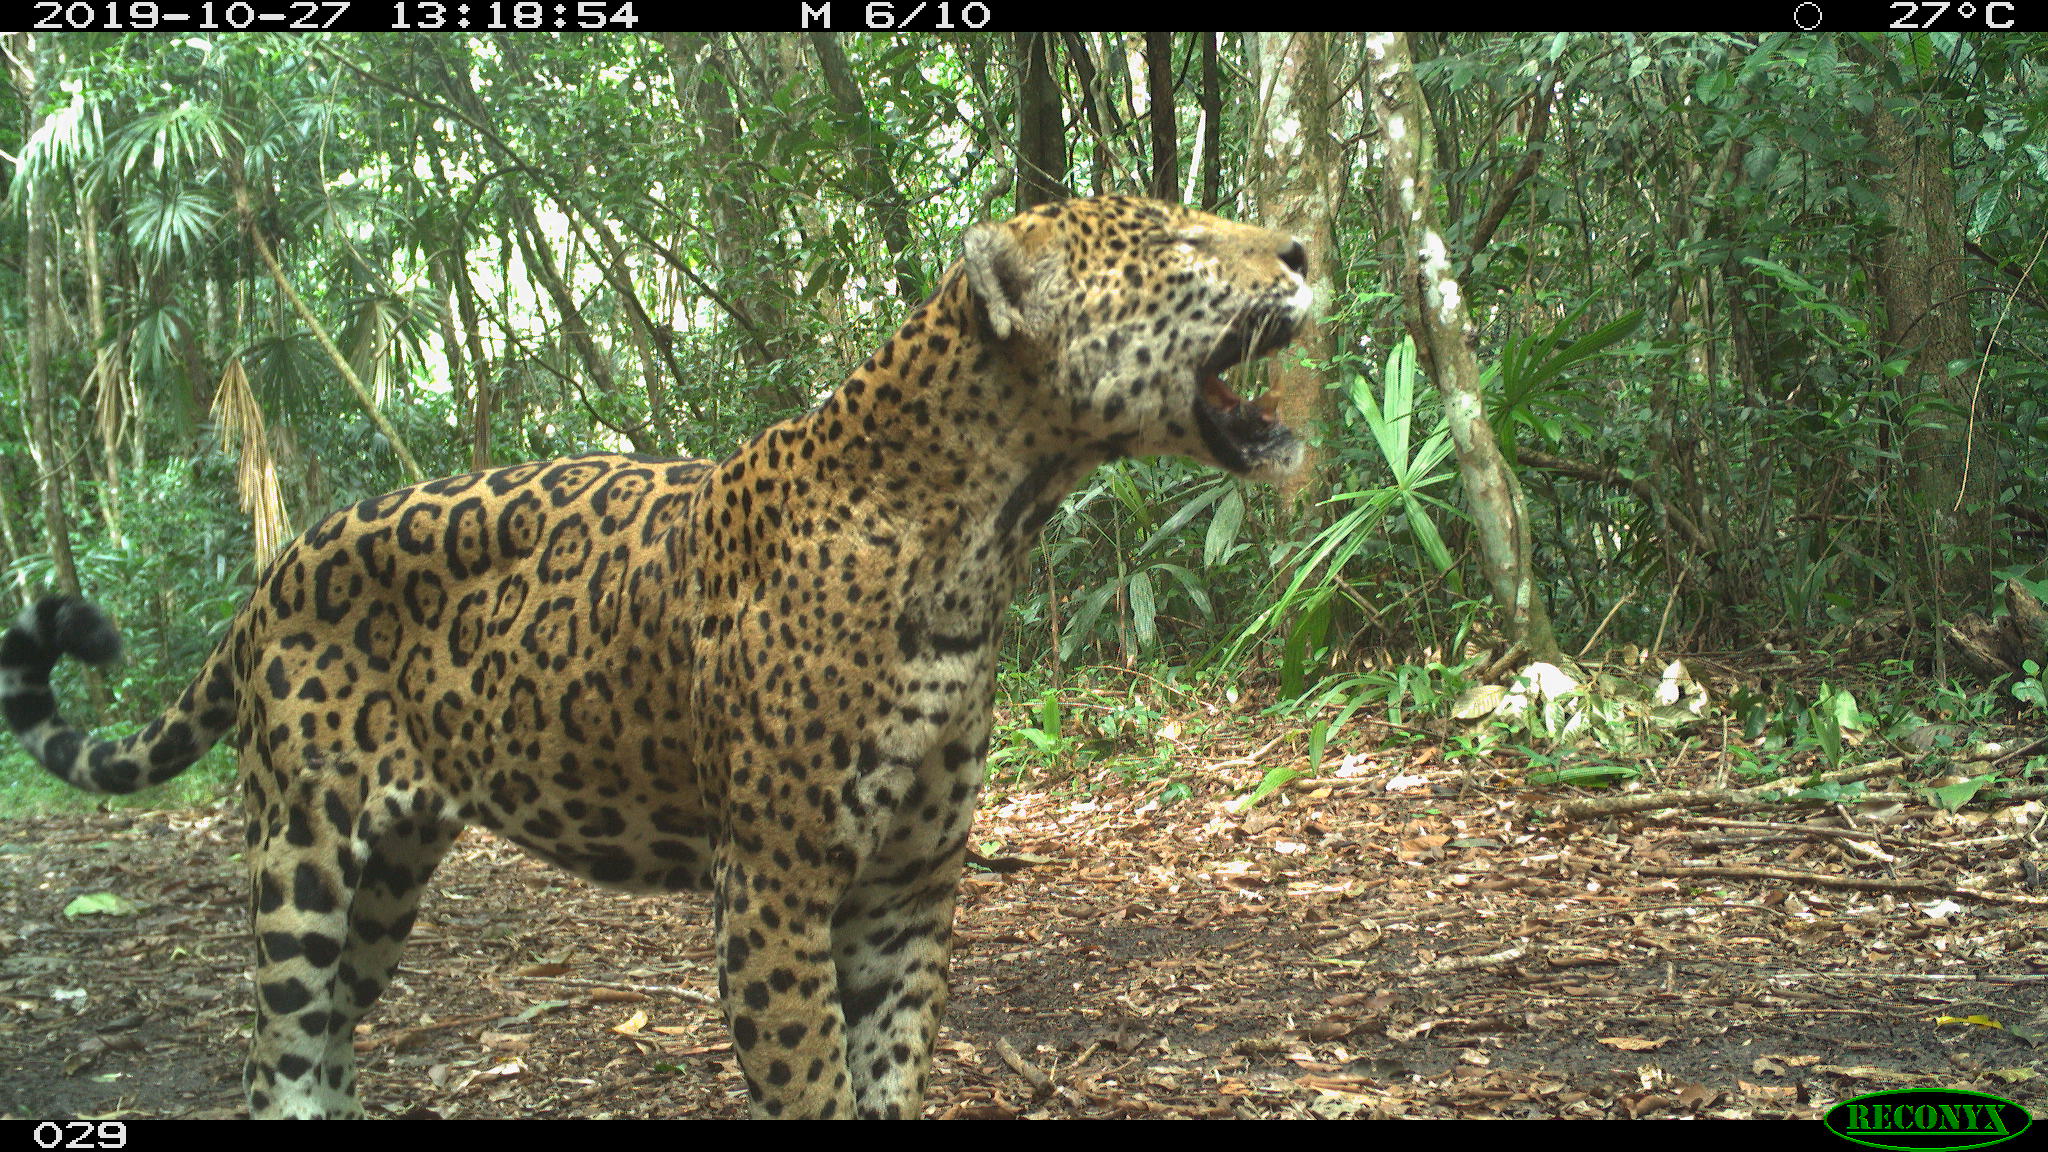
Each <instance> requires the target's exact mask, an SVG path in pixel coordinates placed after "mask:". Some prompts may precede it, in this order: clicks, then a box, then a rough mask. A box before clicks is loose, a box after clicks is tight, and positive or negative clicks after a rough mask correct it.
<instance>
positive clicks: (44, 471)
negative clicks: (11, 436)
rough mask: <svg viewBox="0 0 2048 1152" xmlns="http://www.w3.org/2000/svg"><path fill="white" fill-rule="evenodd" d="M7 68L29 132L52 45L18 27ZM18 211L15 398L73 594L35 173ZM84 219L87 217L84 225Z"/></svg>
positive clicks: (56, 565)
mask: <svg viewBox="0 0 2048 1152" xmlns="http://www.w3.org/2000/svg"><path fill="white" fill-rule="evenodd" d="M11 47H13V48H14V49H15V52H14V54H13V60H12V61H11V63H12V64H13V65H15V66H14V67H11V68H10V69H9V71H10V79H12V80H13V82H14V90H15V93H16V95H17V96H18V97H19V99H20V101H21V109H22V134H21V138H22V139H24V140H27V139H30V138H32V137H33V136H34V135H35V134H36V132H37V130H38V129H40V128H41V127H42V119H43V118H42V115H41V114H40V109H41V108H42V107H43V95H44V93H43V92H42V90H41V89H42V85H43V81H44V80H45V79H46V78H47V77H48V76H49V75H50V74H51V72H52V71H53V70H54V69H55V68H56V66H57V60H56V53H57V49H56V46H55V44H54V42H53V41H52V38H51V37H48V36H36V35H34V34H33V33H21V34H20V35H18V36H16V37H15V38H14V43H13V44H12V45H11ZM22 192H23V196H22V217H23V222H24V224H25V225H26V228H27V234H26V236H25V237H24V241H25V242H24V244H23V246H22V268H21V273H22V276H21V278H22V283H23V288H24V292H23V296H24V299H23V302H22V303H23V312H24V313H25V316H24V320H25V321H26V325H25V326H26V328H27V331H26V332H25V333H24V336H25V337H26V339H25V343H26V344H27V346H28V366H27V367H28V376H27V378H26V379H25V380H23V381H22V404H23V407H25V408H27V409H28V443H29V454H30V456H31V457H32V458H33V459H34V460H35V462H36V482H37V484H38V485H39V486H40V487H41V489H42V494H43V538H44V541H45V543H46V545H47V546H48V548H49V550H50V564H51V567H52V569H53V574H54V576H55V577H56V581H57V588H58V590H59V591H61V592H64V593H66V594H68V595H72V596H76V595H78V594H79V587H78V567H77V564H76V563H75V562H74V561H73V559H72V555H71V517H70V516H69V514H68V513H67V512H66V511H65V508H64V486H63V484H62V483H61V482H60V481H61V476H60V472H61V470H62V469H63V467H64V462H65V460H66V454H65V452H64V451H63V449H62V448H61V447H60V446H59V445H58V443H57V433H56V424H57V419H56V398H55V396H54V395H52V392H51V388H50V354H51V352H52V351H54V349H53V348H52V345H53V344H54V343H55V338H56V331H55V324H54V322H53V317H54V316H55V315H56V311H57V308H58V307H59V303H58V299H57V293H58V286H57V254H56V252H55V250H54V246H53V245H52V244H51V243H50V231H51V229H50V197H49V194H48V188H47V187H46V186H45V185H44V183H43V182H41V181H36V182H33V183H30V184H28V185H27V186H26V187H24V188H23V189H22ZM89 226H90V224H89V223H88V227H89Z"/></svg>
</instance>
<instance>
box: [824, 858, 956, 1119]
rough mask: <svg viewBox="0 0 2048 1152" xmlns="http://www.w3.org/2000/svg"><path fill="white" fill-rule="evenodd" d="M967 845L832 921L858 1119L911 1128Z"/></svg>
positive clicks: (854, 898) (909, 871)
mask: <svg viewBox="0 0 2048 1152" xmlns="http://www.w3.org/2000/svg"><path fill="white" fill-rule="evenodd" d="M964 856H965V850H964V846H963V847H962V848H956V849H954V850H953V851H952V852H951V853H950V854H949V855H947V856H946V857H944V858H943V859H941V860H938V861H923V862H919V863H916V864H913V865H911V866H909V867H906V868H903V869H900V870H898V871H897V872H896V873H895V874H894V875H889V876H882V877H877V878H875V879H873V880H870V881H869V882H867V883H865V884H862V885H860V886H858V887H857V888H856V889H855V890H854V891H853V892H850V893H848V894H847V896H846V898H845V900H844V902H843V903H842V904H841V905H840V907H839V912H838V915H836V916H835V917H834V918H833V921H832V958H833V961H834V964H835V967H836V968H837V971H838V975H839V988H840V1004H841V1008H842V1010H843V1018H844V1019H845V1021H846V1059H847V1064H848V1068H849V1071H850V1072H851V1074H852V1076H853V1094H854V1103H855V1106H856V1108H857V1110H858V1112H859V1114H860V1115H861V1116H868V1117H888V1118H893V1119H915V1118H916V1117H917V1115H918V1113H919V1112H920V1111H921V1110H922V1109H923V1107H924V1092H925V1084H926V1081H927V1079H928V1078H929V1077H930V1074H931V1062H932V1045H933V1043H934V1042H935V1041H936V1040H937V1039H938V1031H939V1020H940V1017H941V1016H943V1015H944V1013H945V1008H946V966H947V962H948V960H949V959H950V958H951V955H952V941H953V907H954V904H955V902H956V900H957V897H958V892H959V885H960V869H961V864H962V861H963V859H964Z"/></svg>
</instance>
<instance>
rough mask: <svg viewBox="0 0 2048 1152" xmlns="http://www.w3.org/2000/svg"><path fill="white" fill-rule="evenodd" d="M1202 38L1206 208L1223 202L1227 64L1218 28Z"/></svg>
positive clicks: (1204, 194)
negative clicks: (1218, 40) (1219, 49)
mask: <svg viewBox="0 0 2048 1152" xmlns="http://www.w3.org/2000/svg"><path fill="white" fill-rule="evenodd" d="M1195 35H1197V36H1199V37H1201V38H1202V211H1204V212H1214V211H1216V209H1217V207H1218V206H1219V205H1221V204H1222V202H1223V191H1222V189H1223V68H1222V66H1221V64H1220V63H1219V62H1218V61H1217V59H1216V37H1217V36H1219V35H1221V33H1218V32H1197V33H1196V34H1195Z"/></svg>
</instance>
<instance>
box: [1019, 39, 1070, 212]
mask: <svg viewBox="0 0 2048 1152" xmlns="http://www.w3.org/2000/svg"><path fill="white" fill-rule="evenodd" d="M1014 35H1015V36H1016V37H1017V58H1018V60H1019V61H1021V65H1020V68H1021V75H1020V77H1019V79H1018V84H1017V210H1018V211H1019V212H1021V211H1023V210H1024V209H1026V208H1030V207H1033V206H1035V205H1039V204H1046V203H1049V202H1051V201H1054V200H1062V199H1065V198H1066V196H1067V195H1068V192H1067V187H1066V184H1067V144H1066V135H1065V128H1066V125H1065V122H1064V117H1063V116H1062V114H1061V108H1060V89H1059V85H1058V83H1056V82H1055V81H1054V79H1053V69H1052V37H1051V36H1050V35H1048V34H1047V33H1044V32H1018V33H1015V34H1014Z"/></svg>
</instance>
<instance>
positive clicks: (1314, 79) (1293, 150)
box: [1253, 32, 1337, 502]
mask: <svg viewBox="0 0 2048 1152" xmlns="http://www.w3.org/2000/svg"><path fill="white" fill-rule="evenodd" d="M1331 40H1332V37H1331V36H1330V35H1329V34H1328V33H1324V32H1260V33H1257V34H1256V36H1255V39H1254V46H1253V50H1254V52H1255V54H1256V57H1257V58H1256V60H1255V65H1256V68H1257V75H1258V87H1257V92H1258V118H1257V122H1256V124H1255V126H1254V130H1253V132H1254V148H1253V152H1254V154H1255V155H1256V156H1257V158H1258V159H1257V168H1256V171H1255V172H1254V173H1253V179H1254V180H1255V182H1256V183H1255V185H1254V187H1256V189H1257V190H1258V203H1259V219H1260V222H1261V223H1263V224H1265V225H1267V226H1268V227H1271V228H1277V229H1279V230H1281V231H1283V232H1286V233H1288V234H1290V235H1292V236H1293V237H1294V238H1295V239H1297V240H1300V241H1301V242H1302V243H1303V244H1305V245H1307V246H1308V250H1309V254H1310V260H1309V287H1310V288H1312V289H1314V291H1315V295H1316V299H1317V300H1318V301H1322V302H1325V303H1327V302H1328V300H1329V299H1330V271H1329V270H1330V268H1331V266H1332V265H1333V263H1334V260H1333V256H1334V254H1335V250H1336V244H1337V232H1336V226H1335V223H1336V217H1337V203H1336V190H1335V188H1334V187H1333V186H1332V184H1331V180H1330V174H1331V173H1332V172H1335V171H1337V141H1336V138H1335V137H1334V135H1332V133H1331V132H1330V124H1329V108H1330V107H1331V96H1330V76H1331V69H1330V51H1331ZM1334 341H1335V338H1334V336H1333V335H1332V333H1331V331H1330V329H1329V327H1328V326H1327V325H1323V324H1319V323H1311V324H1310V325H1309V326H1308V327H1307V328H1305V329H1304V330H1303V331H1302V333H1301V335H1300V336H1298V337H1297V338H1296V340H1295V343H1294V351H1290V352H1289V353H1288V354H1287V355H1284V356H1279V357H1275V358H1274V360H1273V361H1272V367H1271V373H1272V376H1271V379H1272V384H1273V396H1274V401H1275V403H1276V405H1277V407H1278V411H1279V416H1280V419H1281V421H1282V422H1284V423H1286V424H1287V425H1289V426H1290V427H1293V428H1297V429H1300V430H1301V431H1302V432H1303V433H1305V434H1306V436H1307V447H1308V455H1307V457H1306V458H1305V461H1304V465H1305V466H1304V467H1303V468H1301V469H1300V470H1299V471H1297V472H1296V473H1295V474H1294V475H1293V476H1292V477H1290V478H1289V479H1288V480H1287V481H1286V482H1284V483H1283V484H1282V485H1281V488H1280V491H1281V493H1282V495H1283V496H1285V497H1287V498H1288V499H1289V501H1290V502H1292V501H1293V500H1294V499H1296V498H1298V497H1300V496H1301V495H1302V494H1303V493H1305V492H1313V491H1319V490H1321V487H1322V485H1321V481H1323V480H1325V479H1327V477H1326V476H1325V472H1326V469H1327V463H1326V462H1327V461H1328V459H1329V454H1328V453H1327V452H1326V451H1325V450H1324V448H1323V446H1322V444H1321V437H1320V436H1319V435H1318V431H1319V429H1321V428H1322V427H1323V426H1325V425H1326V424H1327V423H1328V422H1329V420H1330V417H1331V414H1332V412H1333V408H1332V403H1333V401H1334V399H1335V396H1336V394H1335V393H1333V392H1331V391H1330V390H1329V389H1327V388H1325V387H1323V383H1324V375H1323V367H1322V366H1323V365H1326V364H1328V363H1329V362H1330V360H1331V359H1332V357H1334V356H1335V354H1336V345H1335V342H1334ZM1304 360H1306V361H1308V363H1306V364H1304V363H1303V361H1304Z"/></svg>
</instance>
